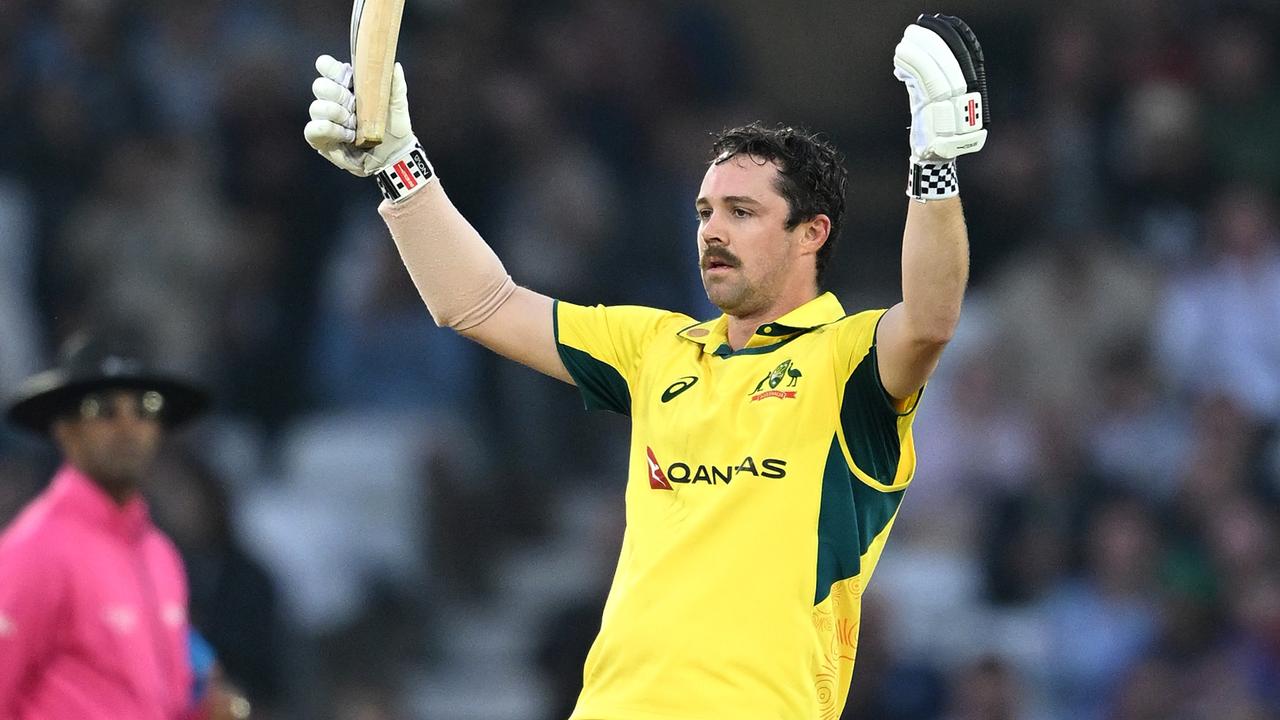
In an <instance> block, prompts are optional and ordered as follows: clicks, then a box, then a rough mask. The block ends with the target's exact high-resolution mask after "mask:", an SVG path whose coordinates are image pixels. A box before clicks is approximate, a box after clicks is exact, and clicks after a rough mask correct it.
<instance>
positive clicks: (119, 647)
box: [0, 336, 224, 720]
mask: <svg viewBox="0 0 1280 720" xmlns="http://www.w3.org/2000/svg"><path fill="white" fill-rule="evenodd" d="M208 404H209V402H208V396H207V394H206V393H205V392H204V391H203V390H202V389H200V388H199V387H197V386H195V385H194V384H192V383H190V382H188V381H186V380H183V379H180V378H177V377H172V376H168V375H164V374H161V373H159V372H156V371H155V370H153V369H152V368H150V367H149V366H148V365H147V363H146V362H144V361H143V360H142V359H141V358H140V355H139V354H138V353H137V352H136V351H135V349H134V348H132V347H129V346H128V341H124V340H122V339H121V338H120V337H118V336H116V337H113V338H90V337H88V336H78V337H74V338H72V339H71V340H70V341H68V342H67V343H66V344H65V345H64V347H63V349H62V351H61V353H60V362H59V364H58V366H57V367H55V368H53V369H51V370H47V371H45V372H42V373H39V374H37V375H35V376H33V377H31V378H29V379H28V380H27V381H26V382H25V383H24V384H23V385H22V386H21V388H19V391H18V393H17V394H16V397H14V398H13V399H12V401H11V403H10V404H9V407H8V411H7V419H8V420H9V422H11V423H12V424H14V425H17V426H19V427H21V428H24V429H26V430H29V431H31V432H34V433H36V434H39V435H43V436H45V437H47V438H49V439H51V440H52V441H53V442H54V443H56V444H57V446H58V449H59V450H60V452H61V455H62V457H63V463H62V465H61V467H60V468H59V469H58V471H57V472H56V474H55V475H54V476H53V480H52V482H51V483H50V484H49V486H48V488H47V489H45V490H44V491H43V492H42V493H41V494H40V495H39V496H38V497H36V498H35V499H34V500H33V501H32V502H31V503H30V504H29V505H27V506H26V507H25V508H24V509H23V510H22V512H21V513H20V514H19V515H18V517H17V518H16V519H15V520H14V522H13V523H12V524H11V525H10V526H9V527H7V528H5V529H4V531H3V533H2V534H0V718H6V719H12V720H64V719H66V720H70V719H71V718H76V719H77V720H99V719H100V720H108V719H112V720H115V719H117V718H132V719H135V720H186V719H188V718H192V719H194V718H202V717H208V713H209V710H210V708H209V707H207V704H206V703H205V702H204V701H203V700H202V699H201V698H197V697H196V694H195V691H194V688H195V687H196V678H195V673H194V671H193V668H192V660H191V657H192V655H191V652H190V642H191V637H192V636H191V628H190V627H189V625H188V622H187V581H186V574H185V571H184V568H183V564H182V559H181V558H180V557H179V555H178V552H177V550H176V549H175V548H174V546H173V543H172V542H171V541H170V540H169V538H168V537H166V536H165V535H164V533H162V532H161V531H160V530H159V529H158V528H156V526H155V525H153V524H152V522H151V519H150V515H149V513H148V510H147V504H146V501H145V500H144V499H143V498H142V496H141V494H140V492H139V486H140V483H141V481H142V479H143V477H144V476H145V474H146V473H147V470H148V468H149V467H150V465H151V463H152V461H153V460H154V459H155V457H156V453H157V451H158V449H159V447H160V444H161V440H162V439H163V437H164V434H165V432H166V431H168V430H171V429H172V428H174V427H177V426H178V425H181V424H182V423H184V422H186V421H188V420H191V419H193V418H195V417H197V416H199V415H200V414H201V413H203V412H204V411H205V409H206V408H207V407H208ZM215 715H216V716H219V717H222V716H224V715H223V713H222V712H217V713H215Z"/></svg>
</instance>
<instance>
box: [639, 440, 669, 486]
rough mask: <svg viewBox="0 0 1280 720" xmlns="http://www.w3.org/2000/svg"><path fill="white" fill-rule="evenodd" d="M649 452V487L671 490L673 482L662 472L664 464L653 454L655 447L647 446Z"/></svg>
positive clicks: (647, 459)
mask: <svg viewBox="0 0 1280 720" xmlns="http://www.w3.org/2000/svg"><path fill="white" fill-rule="evenodd" d="M645 450H646V451H647V452H648V453H649V457H648V458H646V461H647V462H648V463H649V487H650V488H652V489H654V490H671V489H672V487H671V483H670V482H668V481H667V476H666V475H664V474H662V465H661V464H660V463H659V462H658V458H656V457H654V455H653V448H645Z"/></svg>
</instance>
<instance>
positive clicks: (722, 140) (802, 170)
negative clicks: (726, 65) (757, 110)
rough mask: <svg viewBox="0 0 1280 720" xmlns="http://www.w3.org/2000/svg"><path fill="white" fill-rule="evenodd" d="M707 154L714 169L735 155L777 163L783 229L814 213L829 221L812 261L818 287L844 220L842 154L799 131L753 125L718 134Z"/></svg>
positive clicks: (845, 174)
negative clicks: (828, 229)
mask: <svg viewBox="0 0 1280 720" xmlns="http://www.w3.org/2000/svg"><path fill="white" fill-rule="evenodd" d="M711 153H712V156H711V162H712V163H713V164H715V165H719V164H720V163H722V162H725V161H726V160H728V159H729V158H731V157H734V156H735V155H750V156H751V157H753V158H757V159H759V160H762V161H766V162H767V161H773V162H775V163H777V164H778V177H777V179H776V180H775V181H774V185H775V187H776V188H777V190H778V193H779V194H781V195H782V197H783V198H785V199H786V201H787V207H788V208H789V209H790V213H789V214H788V215H787V223H786V228H787V229H788V230H791V229H793V228H795V227H796V226H797V225H799V224H800V223H802V222H805V221H806V220H812V219H813V218H815V217H817V216H818V215H820V214H821V215H826V216H827V217H828V218H830V219H831V233H830V235H829V236H828V237H827V242H826V243H825V244H824V245H823V246H822V247H821V248H819V249H818V254H817V257H816V258H815V265H816V267H817V271H818V273H817V280H818V284H819V285H821V284H822V277H823V275H824V274H825V272H826V269H827V262H828V261H829V260H830V259H831V253H832V251H833V250H835V246H836V239H837V237H839V234H840V224H841V222H842V221H843V220H844V193H845V188H846V187H847V186H848V184H849V171H848V170H847V169H845V166H844V155H842V154H841V153H840V151H839V150H836V148H835V146H834V145H832V144H831V143H830V142H828V141H827V140H824V139H823V138H821V137H819V136H818V135H817V134H816V133H811V132H809V131H808V130H806V129H804V128H793V127H788V126H783V125H778V126H775V127H766V126H765V125H763V124H761V123H759V122H753V123H751V124H750V125H743V126H741V127H736V128H732V129H730V130H725V131H724V132H722V133H720V135H719V136H718V137H716V141H715V144H713V145H712V146H711Z"/></svg>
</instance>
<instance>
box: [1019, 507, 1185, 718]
mask: <svg viewBox="0 0 1280 720" xmlns="http://www.w3.org/2000/svg"><path fill="white" fill-rule="evenodd" d="M1080 543H1081V545H1082V546H1083V548H1084V549H1085V552H1086V557H1085V561H1084V562H1085V564H1084V569H1083V573H1082V574H1081V575H1080V576H1078V577H1074V578H1071V579H1069V580H1066V581H1065V582H1063V583H1061V584H1060V585H1059V586H1058V588H1057V589H1055V590H1054V591H1053V592H1051V593H1050V594H1049V595H1048V596H1047V597H1046V598H1045V600H1044V603H1043V606H1042V609H1043V612H1044V619H1045V622H1046V623H1047V629H1048V633H1049V647H1051V648H1053V649H1052V651H1051V652H1050V653H1049V655H1048V656H1047V657H1046V658H1045V661H1046V664H1045V666H1043V667H1041V668H1039V673H1040V674H1041V677H1043V678H1044V680H1045V681H1046V682H1047V685H1048V688H1049V690H1050V693H1051V706H1052V708H1053V711H1054V717H1058V718H1081V719H1089V718H1102V717H1104V709H1105V706H1106V705H1105V704H1106V701H1107V698H1109V697H1111V696H1112V694H1113V693H1115V691H1116V690H1117V688H1118V687H1119V686H1118V680H1119V677H1120V673H1121V672H1122V671H1123V670H1124V669H1125V668H1126V667H1129V666H1130V665H1131V664H1132V663H1133V662H1135V661H1136V660H1138V659H1139V658H1140V657H1141V655H1142V653H1143V652H1145V651H1146V650H1147V648H1148V647H1150V645H1151V643H1152V642H1153V641H1154V639H1155V633H1156V630H1157V624H1156V623H1157V617H1156V615H1155V612H1156V606H1155V604H1154V603H1153V602H1152V597H1153V590H1154V589H1155V582H1156V580H1157V576H1158V572H1157V571H1158V568H1159V562H1160V558H1159V555H1158V552H1159V550H1160V544H1159V543H1160V537H1159V534H1158V530H1157V528H1156V527H1155V525H1154V522H1153V520H1152V518H1151V517H1150V514H1149V512H1148V510H1147V508H1145V507H1144V506H1143V505H1142V504H1140V503H1139V502H1137V501H1136V500H1133V499H1129V498H1118V499H1113V500H1108V501H1104V502H1102V503H1100V504H1099V505H1098V506H1097V507H1096V508H1095V509H1094V510H1093V511H1092V517H1091V519H1090V522H1089V523H1088V525H1087V526H1086V532H1085V534H1084V535H1083V536H1082V537H1081V538H1080Z"/></svg>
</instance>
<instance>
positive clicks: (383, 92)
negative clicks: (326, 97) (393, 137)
mask: <svg viewBox="0 0 1280 720" xmlns="http://www.w3.org/2000/svg"><path fill="white" fill-rule="evenodd" d="M403 14H404V0H356V2H355V5H354V6H353V8H352V11H351V65H352V67H353V68H354V72H355V78H354V88H355V96H356V142H355V144H356V146H357V147H361V148H370V147H373V146H374V145H377V144H378V143H380V142H382V138H383V135H384V134H385V133H386V129H387V105H388V104H389V103H390V101H391V75H392V72H393V71H394V69H395V64H396V44H397V42H398V41H399V39H400V19H401V17H402V16H403Z"/></svg>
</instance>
